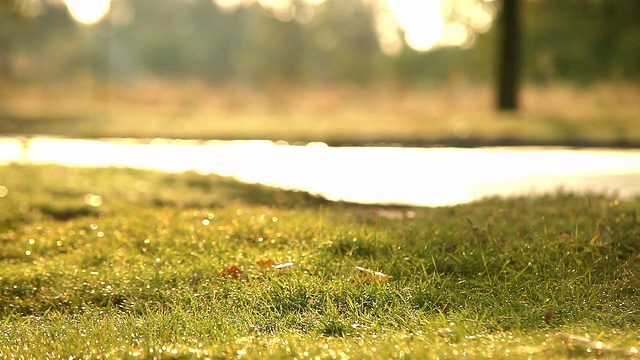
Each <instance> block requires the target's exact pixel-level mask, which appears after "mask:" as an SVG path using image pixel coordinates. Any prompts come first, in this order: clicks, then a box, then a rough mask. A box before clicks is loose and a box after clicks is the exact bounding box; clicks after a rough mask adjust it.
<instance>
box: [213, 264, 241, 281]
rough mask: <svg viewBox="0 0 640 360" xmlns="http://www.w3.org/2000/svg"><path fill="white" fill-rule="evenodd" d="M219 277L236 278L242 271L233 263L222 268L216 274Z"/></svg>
mask: <svg viewBox="0 0 640 360" xmlns="http://www.w3.org/2000/svg"><path fill="white" fill-rule="evenodd" d="M218 276H219V277H227V278H232V279H238V278H240V277H241V276H244V272H243V271H242V270H240V269H238V268H237V267H236V266H235V265H229V267H228V268H226V269H223V270H222V271H220V273H219V274H218Z"/></svg>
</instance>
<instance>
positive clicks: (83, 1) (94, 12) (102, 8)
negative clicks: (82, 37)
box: [64, 0, 111, 25]
mask: <svg viewBox="0 0 640 360" xmlns="http://www.w3.org/2000/svg"><path fill="white" fill-rule="evenodd" d="M64 2H65V4H66V5H67V9H68V10H69V13H70V14H71V16H72V17H73V18H74V19H75V20H76V21H77V22H79V23H81V24H84V25H93V24H96V23H98V22H99V21H100V20H102V19H103V18H104V17H105V15H107V13H108V12H109V9H110V7H111V1H110V0H64Z"/></svg>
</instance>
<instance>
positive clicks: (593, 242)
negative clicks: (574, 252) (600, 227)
mask: <svg viewBox="0 0 640 360" xmlns="http://www.w3.org/2000/svg"><path fill="white" fill-rule="evenodd" d="M600 235H602V231H598V233H597V234H595V235H594V236H593V237H592V238H591V240H589V245H593V244H595V243H596V241H598V239H599V238H600Z"/></svg>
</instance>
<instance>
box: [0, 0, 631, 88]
mask: <svg viewBox="0 0 640 360" xmlns="http://www.w3.org/2000/svg"><path fill="white" fill-rule="evenodd" d="M448 2H449V3H453V4H456V5H455V6H457V8H456V7H455V6H454V5H447V6H448V8H447V9H448V10H447V11H448V13H445V14H444V15H443V16H444V17H445V18H446V20H448V21H459V24H461V25H462V26H463V27H464V28H463V30H462V31H466V32H467V33H468V34H467V36H466V38H465V39H464V40H463V41H462V42H461V43H460V44H458V46H434V47H433V48H429V49H414V48H412V47H411V46H407V45H406V44H401V45H398V44H391V46H390V45H389V41H388V40H385V39H384V35H381V34H380V28H381V27H384V26H387V28H389V27H390V26H391V25H388V24H387V25H384V24H382V25H381V24H380V22H383V23H384V21H387V22H389V21H390V20H388V19H387V20H385V19H382V20H381V19H380V18H381V17H382V16H381V15H380V11H379V8H380V3H383V2H382V1H377V2H376V1H373V0H326V1H302V0H297V1H292V2H290V5H287V7H286V8H284V10H282V9H276V8H273V7H269V6H260V4H259V3H258V2H248V3H247V4H244V5H242V4H236V5H235V6H226V7H225V6H222V5H218V3H216V2H213V1H211V0H114V1H112V2H111V7H110V11H109V13H108V14H107V15H106V17H105V18H104V19H102V20H101V21H100V22H98V23H97V24H94V25H91V26H88V25H82V24H79V23H77V22H74V21H73V19H72V18H71V17H70V15H69V13H68V11H67V8H66V6H65V5H64V3H62V2H60V1H45V0H13V1H9V0H2V2H0V4H2V5H1V7H0V8H1V9H3V10H2V12H1V13H0V45H1V46H2V52H0V76H1V77H2V78H4V79H11V80H14V81H24V82H30V81H58V80H70V79H74V78H76V77H78V76H84V75H86V74H88V73H90V74H92V76H98V77H100V76H104V77H109V78H110V79H112V80H122V81H134V80H136V79H139V78H142V77H149V76H151V77H159V78H166V79H176V78H178V79H184V78H191V77H192V78H197V79H199V80H202V81H206V82H212V83H220V82H229V81H240V82H243V83H246V84H250V85H252V86H260V85H264V84H266V83H269V82H299V83H309V82H312V83H318V82H319V83H323V82H352V83H357V84H366V83H372V82H394V83H398V84H402V85H403V86H416V85H418V86H419V85H429V84H438V83H441V82H443V81H447V80H450V79H451V77H452V76H456V77H464V78H465V79H466V80H467V81H470V82H480V83H481V82H488V81H489V82H491V81H492V79H493V78H494V77H493V76H494V72H495V68H496V66H495V65H494V64H495V62H496V51H497V50H496V49H495V47H496V44H497V40H498V39H497V34H498V31H499V29H497V27H496V26H490V27H488V28H486V29H481V31H478V30H477V29H473V27H472V25H473V24H472V15H470V16H468V18H467V19H466V20H460V19H459V18H460V17H461V14H460V13H461V11H460V9H465V8H466V9H470V8H473V6H476V5H473V3H474V2H475V3H481V4H482V6H488V7H489V8H494V9H495V11H494V12H493V14H492V15H495V13H497V11H498V8H499V6H500V5H501V2H499V1H483V0H466V1H461V0H450V1H448ZM520 2H521V3H522V4H521V5H522V55H523V56H522V76H523V79H524V80H525V81H527V82H535V83H545V82H548V81H551V80H558V81H571V82H578V83H582V84H584V83H589V82H593V81H598V80H602V79H618V80H632V81H634V80H637V79H638V77H639V76H640V59H639V57H640V2H637V1H628V0H606V1H598V0H591V1H553V0H521V1H520ZM220 3H224V2H220ZM231 3H233V2H231ZM441 7H442V6H441ZM452 9H453V10H452ZM447 11H445V12H447ZM456 11H457V13H456ZM456 17H457V19H456ZM429 19H430V18H425V21H429ZM491 21H493V19H491ZM465 22H466V23H465ZM398 31H399V32H400V39H402V36H403V34H402V31H403V29H402V28H401V27H400V28H399V29H398ZM388 37H389V36H388V35H387V38H388ZM385 41H386V42H387V43H386V44H385V43H384V42H385ZM409 45H411V44H409ZM445 45H446V44H445ZM385 46H386V49H385ZM389 48H392V49H391V50H389ZM424 50H428V51H424Z"/></svg>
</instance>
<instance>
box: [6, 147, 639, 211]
mask: <svg viewBox="0 0 640 360" xmlns="http://www.w3.org/2000/svg"><path fill="white" fill-rule="evenodd" d="M3 145H4V146H3ZM5 146H6V147H7V148H10V147H11V146H12V145H11V143H10V142H9V141H2V139H0V154H2V153H3V152H4V151H3V150H5ZM21 150H22V151H24V154H16V157H15V158H13V159H9V158H5V159H4V161H2V160H3V159H1V158H0V164H8V163H11V162H15V161H17V162H19V163H24V164H51V163H55V164H61V165H66V166H91V167H109V166H118V167H132V168H140V169H153V170H160V171H167V172H184V171H194V170H195V171H198V172H200V173H204V174H210V173H214V174H217V175H221V176H232V177H234V178H236V179H239V180H241V181H244V182H248V183H260V184H263V185H268V186H274V187H278V188H282V189H295V190H302V191H306V192H309V193H311V194H315V195H320V196H323V197H325V198H327V199H330V200H342V201H352V202H358V203H374V204H403V205H419V206H443V205H452V204H459V203H465V202H470V201H473V200H478V199H482V198H485V197H488V196H517V195H526V194H541V193H553V192H555V191H557V190H558V189H563V190H564V191H569V192H583V191H591V192H594V191H595V192H599V193H601V192H607V193H611V192H612V191H617V195H618V196H620V197H625V196H635V195H638V194H640V171H638V169H640V151H631V150H629V151H610V150H591V151H577V150H568V149H562V148H557V149H553V150H549V149H545V150H543V149H529V148H517V149H516V148H477V149H454V148H432V149H421V148H374V147H372V148H364V147H363V148H348V147H343V148H335V147H329V146H327V145H326V144H324V143H314V144H309V146H292V145H276V144H275V143H272V142H270V141H229V142H225V141H209V142H207V143H204V144H202V143H198V142H196V141H186V140H180V141H179V140H172V141H168V140H160V139H157V140H154V141H152V142H149V143H146V144H145V143H142V142H137V141H133V140H121V141H117V140H113V141H96V140H73V139H48V138H32V139H29V140H28V144H27V146H23V147H22V148H21ZM418 164H419V165H418ZM416 165H418V166H416ZM144 186H145V185H144V184H137V185H136V187H138V188H143V189H144ZM102 200H103V199H102V197H100V196H99V195H95V194H87V196H86V197H85V202H86V203H87V204H89V205H92V206H100V205H102V203H103V201H102ZM274 221H275V220H274Z"/></svg>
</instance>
